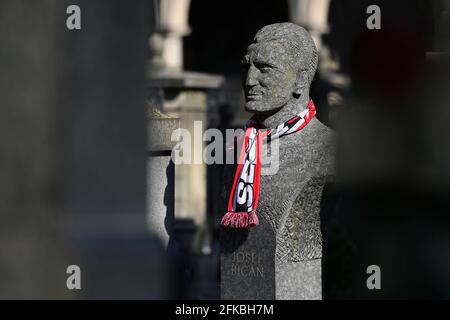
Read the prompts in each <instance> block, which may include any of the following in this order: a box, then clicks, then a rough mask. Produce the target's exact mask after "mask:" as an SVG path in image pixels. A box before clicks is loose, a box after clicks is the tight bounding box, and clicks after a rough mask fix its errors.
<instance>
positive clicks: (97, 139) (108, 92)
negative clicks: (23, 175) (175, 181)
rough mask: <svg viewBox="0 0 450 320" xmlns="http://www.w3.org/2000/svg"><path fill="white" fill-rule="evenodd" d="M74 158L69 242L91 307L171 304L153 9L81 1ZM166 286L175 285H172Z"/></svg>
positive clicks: (72, 116) (71, 130) (71, 143)
mask: <svg viewBox="0 0 450 320" xmlns="http://www.w3.org/2000/svg"><path fill="white" fill-rule="evenodd" d="M72 4H78V5H79V6H80V8H81V10H82V29H81V30H80V31H75V32H69V31H68V32H67V36H68V37H69V38H70V40H71V50H70V56H69V58H68V63H69V64H70V66H71V70H70V80H71V83H70V97H69V111H68V114H67V117H66V122H67V125H68V141H67V144H66V154H67V161H68V167H67V171H66V172H67V184H68V190H67V201H68V206H69V211H70V219H69V223H68V226H69V235H70V240H71V243H72V244H73V247H74V249H75V250H76V252H77V254H78V256H79V261H80V263H79V264H80V267H81V269H82V270H83V271H84V275H85V276H84V277H85V280H84V283H85V285H84V289H83V292H82V294H83V295H82V296H83V297H86V298H139V299H146V298H166V297H170V294H171V285H170V283H168V282H167V281H168V280H169V279H172V276H171V269H170V266H169V265H168V264H167V263H168V262H167V257H166V256H165V254H164V252H163V250H162V247H161V245H160V243H159V241H156V239H154V238H152V237H150V235H149V231H148V230H149V229H148V226H147V221H146V215H145V213H146V203H145V199H146V159H147V154H146V145H147V141H146V139H147V132H146V125H147V122H146V121H147V120H146V115H145V108H144V101H145V94H144V73H145V60H146V54H147V53H148V44H147V39H148V28H149V26H150V24H151V20H150V19H151V17H150V16H149V15H150V8H149V6H148V4H149V3H148V1H145V0H139V1H137V0H135V1H122V0H107V1H106V0H103V1H100V0H96V1H87V0H81V1H75V3H72ZM166 280H167V281H166Z"/></svg>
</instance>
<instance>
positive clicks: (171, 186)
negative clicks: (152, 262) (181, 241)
mask: <svg viewBox="0 0 450 320" xmlns="http://www.w3.org/2000/svg"><path fill="white" fill-rule="evenodd" d="M178 127H179V120H178V119H173V118H150V119H149V122H148V152H149V158H148V161H147V221H148V225H149V228H150V230H151V232H152V233H153V234H154V235H155V236H156V237H157V238H158V239H160V241H161V242H162V244H163V246H164V247H165V248H167V246H168V244H169V240H170V237H171V236H173V225H174V203H175V181H174V180H175V168H174V163H173V162H172V161H171V151H172V148H173V142H172V141H171V140H170V138H171V135H172V132H173V131H174V130H176V129H177V128H178Z"/></svg>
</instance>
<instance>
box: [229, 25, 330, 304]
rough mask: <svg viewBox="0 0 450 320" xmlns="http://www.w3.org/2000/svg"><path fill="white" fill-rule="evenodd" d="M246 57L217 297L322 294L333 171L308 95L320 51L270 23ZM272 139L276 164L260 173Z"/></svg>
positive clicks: (294, 29)
mask: <svg viewBox="0 0 450 320" xmlns="http://www.w3.org/2000/svg"><path fill="white" fill-rule="evenodd" d="M242 62H243V67H244V74H243V89H244V94H245V110H246V111H248V112H249V113H251V114H252V117H251V121H249V123H248V124H247V128H246V130H245V137H244V138H243V139H242V141H243V143H244V145H243V148H242V150H246V151H242V153H241V157H242V158H243V159H244V161H243V163H242V164H238V165H236V166H233V168H230V170H226V177H225V181H226V184H225V186H224V188H223V199H224V201H223V202H224V203H223V208H224V213H226V214H225V215H224V218H223V219H222V225H223V228H222V229H221V250H222V252H221V296H222V298H224V299H321V297H322V294H321V293H322V274H321V258H322V243H323V233H322V229H321V227H323V226H321V215H322V214H323V207H324V195H325V194H326V190H327V186H328V185H329V184H330V183H331V182H332V181H333V176H334V133H333V131H332V130H331V129H329V128H328V127H327V126H326V125H324V124H323V123H321V122H320V121H319V120H318V118H317V116H316V106H315V105H314V103H313V101H312V99H311V97H310V95H309V89H310V86H311V83H312V81H313V78H314V76H315V73H316V69H317V65H318V53H317V48H316V46H315V44H314V42H313V40H312V38H311V36H310V35H309V33H308V32H307V31H306V30H305V29H304V28H302V27H300V26H298V25H295V24H293V23H278V24H272V25H268V26H265V27H263V28H262V29H261V30H259V31H258V32H257V34H256V36H255V38H254V41H253V43H251V44H250V46H249V47H248V49H247V53H246V55H245V56H244V58H243V61H242ZM317 107H318V108H320V106H317ZM261 130H264V131H261ZM260 132H265V133H264V134H262V133H260ZM258 137H260V138H258ZM274 139H277V140H278V141H277V142H278V143H279V159H278V161H279V168H278V171H277V172H276V173H275V174H270V175H265V174H264V173H263V172H262V171H261V172H258V171H257V170H256V169H257V167H258V166H257V165H255V166H254V168H252V165H254V164H256V163H257V161H261V162H260V163H265V160H266V159H264V152H260V150H258V148H261V145H262V144H263V143H264V142H265V144H266V147H269V145H270V144H271V143H272V142H271V141H272V140H274ZM254 141H255V143H253V142H254ZM245 143H246V144H245ZM258 143H260V144H259V145H258ZM253 146H256V147H255V148H256V149H255V150H253V149H252V148H253ZM246 152H247V153H246ZM255 155H256V156H255ZM257 156H260V157H261V158H262V159H257ZM255 159H257V160H255ZM246 161H247V162H246ZM258 173H260V174H258ZM227 208H228V209H227Z"/></svg>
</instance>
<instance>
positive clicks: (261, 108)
mask: <svg viewBox="0 0 450 320" xmlns="http://www.w3.org/2000/svg"><path fill="white" fill-rule="evenodd" d="M244 108H245V111H247V112H251V113H254V114H256V115H261V116H264V115H265V116H270V115H271V114H274V113H276V112H278V111H279V110H280V109H281V108H267V106H265V105H263V104H261V103H258V102H256V101H247V102H246V103H245V106H244Z"/></svg>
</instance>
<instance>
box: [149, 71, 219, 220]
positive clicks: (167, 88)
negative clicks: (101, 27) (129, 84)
mask: <svg viewBox="0 0 450 320" xmlns="http://www.w3.org/2000/svg"><path fill="white" fill-rule="evenodd" d="M147 79H148V80H147V81H148V82H147V87H148V90H149V92H150V91H154V90H155V89H159V90H160V91H161V96H162V100H163V101H162V106H161V109H162V111H163V112H164V113H166V114H168V115H170V116H173V117H177V118H179V119H180V128H182V129H186V130H188V131H189V132H190V134H191V138H192V149H191V154H192V161H191V163H190V164H181V165H177V170H176V172H175V215H176V218H183V219H188V218H191V219H194V220H195V222H196V223H197V224H201V223H203V222H204V221H205V216H206V212H205V210H206V198H207V197H206V165H205V164H204V163H203V144H202V143H200V144H198V143H197V144H196V143H194V139H197V140H198V139H200V140H201V141H203V140H202V137H203V131H204V130H206V129H207V123H206V120H207V119H206V114H207V110H208V94H209V92H210V90H213V89H217V88H219V87H220V85H221V83H222V81H223V80H222V77H219V76H214V75H207V74H201V73H195V72H177V71H170V70H167V69H163V70H160V71H156V72H151V73H150V74H149V75H148V78H147ZM194 125H195V126H194ZM195 154H197V155H199V157H196V159H195V160H198V161H194V155H195Z"/></svg>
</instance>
